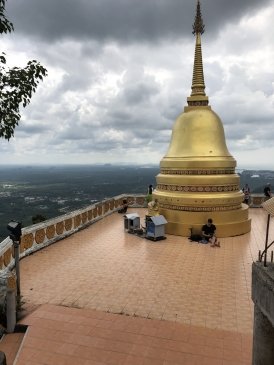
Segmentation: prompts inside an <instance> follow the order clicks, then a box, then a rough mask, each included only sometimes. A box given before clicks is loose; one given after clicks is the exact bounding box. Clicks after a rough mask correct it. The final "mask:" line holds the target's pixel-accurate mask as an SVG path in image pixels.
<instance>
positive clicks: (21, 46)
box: [0, 0, 274, 169]
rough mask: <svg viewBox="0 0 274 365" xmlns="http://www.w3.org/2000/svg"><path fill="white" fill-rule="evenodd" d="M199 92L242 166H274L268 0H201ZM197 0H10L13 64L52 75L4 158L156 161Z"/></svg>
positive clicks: (185, 62) (185, 80) (273, 63)
mask: <svg viewBox="0 0 274 365" xmlns="http://www.w3.org/2000/svg"><path fill="white" fill-rule="evenodd" d="M201 7H202V13H203V19H204V23H205V25H206V32H205V33H204V35H203V37H202V47H203V59H204V73H205V82H206V92H207V95H208V96H209V100H210V105H211V106H212V108H213V110H214V111H215V112H217V113H218V114H219V116H220V117H221V119H222V121H223V124H224V128H225V134H226V140H227V145H228V148H229V151H230V152H231V154H232V155H233V156H234V157H235V158H236V160H237V163H238V167H239V168H268V169H274V143H273V141H274V43H273V39H274V27H273V19H274V0H240V1H239V0H230V1H227V0H201ZM195 8H196V0H77V1H75V0H46V1H45V0H8V1H7V16H8V18H9V19H10V20H11V21H12V22H13V23H14V27H15V32H14V33H12V34H11V35H3V36H2V39H1V48H2V51H5V52H6V54H7V58H8V63H9V65H19V66H23V65H24V64H26V62H27V61H28V60H30V59H37V60H39V61H40V62H41V63H42V64H43V65H44V66H45V67H46V68H47V69H48V77H47V78H46V79H45V80H44V82H43V83H42V84H40V85H39V87H38V90H37V92H36V94H35V95H34V97H33V99H32V101H31V104H30V105H29V106H28V107H27V108H26V109H23V110H22V120H21V123H20V126H19V127H18V128H17V129H16V131H15V137H14V138H12V139H11V140H10V141H9V142H7V141H4V140H1V141H0V153H1V163H21V164H37V163H43V164H44V163H50V164H63V163H73V164H74V163H81V164H86V163H137V164H144V163H153V164H158V163H159V161H160V159H161V158H162V157H163V156H164V155H165V153H166V152H167V149H168V145H169V141H170V136H171V130H172V126H173V123H174V120H175V119H176V117H177V116H178V115H179V114H180V113H181V112H182V110H183V107H184V106H185V105H186V98H187V96H189V94H190V87H191V81H192V68H193V58H194V57H193V56H194V46H195V37H194V36H193V35H192V24H193V20H194V15H195Z"/></svg>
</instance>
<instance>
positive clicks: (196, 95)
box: [187, 0, 208, 106]
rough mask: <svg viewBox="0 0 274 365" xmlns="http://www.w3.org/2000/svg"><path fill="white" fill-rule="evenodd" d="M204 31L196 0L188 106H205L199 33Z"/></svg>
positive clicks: (198, 4) (205, 98)
mask: <svg viewBox="0 0 274 365" xmlns="http://www.w3.org/2000/svg"><path fill="white" fill-rule="evenodd" d="M204 31H205V26H204V23H203V18H202V13H201V6H200V1H199V0H198V1H197V9H196V16H195V21H194V24H193V32H192V33H193V34H195V35H196V46H195V57H194V67H193V78H192V86H191V90H192V91H191V96H190V97H189V98H187V103H188V105H189V106H207V105H208V97H207V96H206V94H205V81H204V70H203V57H202V44H201V34H203V33H204Z"/></svg>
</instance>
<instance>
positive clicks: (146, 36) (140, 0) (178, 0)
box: [7, 0, 270, 43]
mask: <svg viewBox="0 0 274 365" xmlns="http://www.w3.org/2000/svg"><path fill="white" fill-rule="evenodd" d="M269 2H270V0H260V1H258V0H241V1H239V0H229V1H227V0H202V1H201V6H202V12H203V17H204V21H205V23H206V29H207V31H208V32H209V33H211V32H213V31H216V29H220V28H221V27H223V26H224V25H225V24H226V23H228V22H231V21H236V20H237V19H239V17H241V16H243V15H244V14H247V13H248V12H249V11H252V10H255V9H256V8H259V7H260V8H261V7H263V6H264V5H265V4H268V3H269ZM195 6H196V1H189V0H161V1H160V0H77V1H75V0H58V1H56V0H9V1H8V3H7V11H8V16H9V18H10V19H11V20H12V21H13V22H14V24H15V28H16V32H18V33H24V34H27V35H28V36H33V37H37V38H40V39H44V40H45V41H56V40H58V39H64V38H73V39H97V40H101V41H107V40H111V39H113V40H115V41H117V42H122V43H123V42H132V41H144V40H146V41H152V42H153V41H157V40H161V39H165V38H171V37H175V38H177V37H181V36H183V35H187V36H189V37H190V36H191V30H192V29H191V26H192V23H193V18H194V12H195Z"/></svg>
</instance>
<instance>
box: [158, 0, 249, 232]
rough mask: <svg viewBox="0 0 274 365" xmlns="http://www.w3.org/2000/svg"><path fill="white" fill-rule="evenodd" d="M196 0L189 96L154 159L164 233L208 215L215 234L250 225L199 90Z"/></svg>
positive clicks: (196, 225) (220, 135)
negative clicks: (166, 146) (163, 151)
mask: <svg viewBox="0 0 274 365" xmlns="http://www.w3.org/2000/svg"><path fill="white" fill-rule="evenodd" d="M203 32H204V24H203V20H202V15H201V10H200V2H199V0H198V2H197V12H196V17H195V22H194V25H193V34H194V35H196V46H195V59H194V70H193V80H192V87H191V89H192V92H191V96H190V97H188V98H187V103H188V106H186V107H185V108H184V112H183V113H182V114H180V115H179V117H178V118H177V120H176V122H175V124H174V127H173V131H172V137H171V142H170V146H169V149H168V152H167V154H166V155H165V157H164V158H163V159H162V161H161V163H160V168H161V170H160V174H159V175H158V176H157V177H156V180H157V187H156V190H155V191H154V193H153V196H154V199H158V204H159V212H160V214H162V215H164V216H165V218H166V219H167V221H168V224H167V227H166V231H167V233H169V234H174V235H181V236H189V235H190V229H191V228H192V229H194V230H197V229H201V227H202V225H203V224H205V223H206V222H207V219H208V218H212V219H213V222H214V224H215V225H216V227H217V235H218V236H219V237H229V236H236V235H240V234H244V233H247V232H249V231H250V228H251V220H250V219H249V218H248V206H247V205H245V204H243V203H242V201H243V193H242V191H241V190H240V185H239V184H240V178H239V176H238V175H237V174H236V173H235V167H236V160H235V159H234V158H233V157H232V155H231V154H230V153H229V151H228V149H227V146H226V141H225V134H224V128H223V125H222V121H221V119H220V118H219V117H218V115H217V114H216V113H215V112H214V111H213V110H212V109H211V107H210V106H209V105H208V97H207V96H206V94H205V83H204V73H203V60H202V47H201V35H202V34H203Z"/></svg>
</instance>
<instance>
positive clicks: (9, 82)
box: [0, 0, 47, 140]
mask: <svg viewBox="0 0 274 365" xmlns="http://www.w3.org/2000/svg"><path fill="white" fill-rule="evenodd" d="M5 5H6V0H0V33H1V34H2V33H10V32H12V31H13V30H14V28H13V24H12V23H11V22H10V21H9V20H8V19H7V17H6V15H5ZM44 76H47V70H46V69H45V68H44V67H43V66H42V65H41V64H40V63H39V62H37V61H36V60H32V61H29V62H28V63H27V65H26V67H24V68H20V67H13V68H9V67H8V66H7V65H6V55H5V53H1V54H0V137H1V138H5V139H8V140H9V139H10V138H11V137H12V136H13V135H14V129H15V127H16V126H17V125H18V123H19V121H20V118H21V115H20V110H19V107H20V105H21V104H22V105H23V107H26V106H27V105H28V104H29V103H30V99H31V97H32V94H33V93H34V92H35V91H36V88H37V86H38V83H39V81H41V80H43V77H44Z"/></svg>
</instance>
